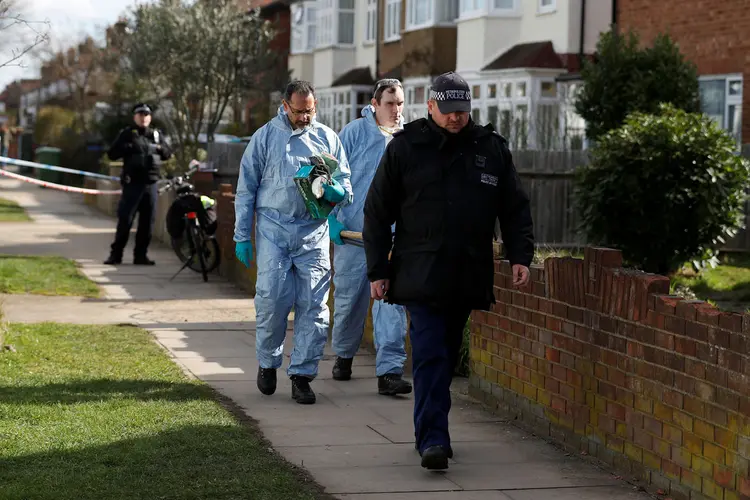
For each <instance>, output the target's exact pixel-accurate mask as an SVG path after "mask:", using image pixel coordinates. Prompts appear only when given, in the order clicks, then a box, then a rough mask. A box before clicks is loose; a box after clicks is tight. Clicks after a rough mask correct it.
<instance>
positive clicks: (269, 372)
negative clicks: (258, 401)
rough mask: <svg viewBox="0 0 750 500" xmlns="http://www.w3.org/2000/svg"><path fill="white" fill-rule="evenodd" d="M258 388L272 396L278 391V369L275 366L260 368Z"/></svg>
mask: <svg viewBox="0 0 750 500" xmlns="http://www.w3.org/2000/svg"><path fill="white" fill-rule="evenodd" d="M258 390H259V391H260V392H262V393H263V394H265V395H266V396H270V395H271V394H273V393H274V392H276V370H275V369H273V368H258Z"/></svg>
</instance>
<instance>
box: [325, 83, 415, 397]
mask: <svg viewBox="0 0 750 500" xmlns="http://www.w3.org/2000/svg"><path fill="white" fill-rule="evenodd" d="M403 109H404V90H403V87H402V86H401V82H399V81H398V80H395V79H385V80H380V81H379V82H377V83H376V84H375V89H374V95H373V98H372V101H371V105H369V106H366V107H365V108H364V109H363V110H362V118H360V119H358V120H355V121H353V122H351V123H349V124H348V125H346V126H345V127H344V129H343V130H342V131H341V132H340V134H339V137H341V142H342V143H343V145H344V150H345V151H346V155H347V159H348V160H349V168H350V169H351V184H352V191H353V193H354V200H353V202H352V204H350V205H348V206H345V207H341V208H340V209H337V210H336V211H335V212H334V213H333V214H331V215H330V216H329V218H328V220H329V226H330V231H331V240H332V241H333V242H334V243H336V244H337V245H342V246H337V247H336V248H335V249H334V252H333V268H334V275H333V288H334V289H333V296H334V311H333V314H334V315H333V339H332V344H333V350H334V352H335V353H336V362H335V364H334V367H333V378H334V379H336V380H349V379H350V378H351V375H352V361H353V358H354V355H355V354H356V352H357V350H358V349H359V345H360V342H361V341H362V335H363V333H364V328H365V320H366V318H367V311H368V309H369V307H370V283H369V281H368V279H367V262H366V260H365V251H364V249H363V248H360V247H357V246H354V245H348V244H347V245H343V241H342V239H341V231H342V230H344V229H346V230H349V231H359V232H361V231H362V227H363V223H364V213H363V207H364V202H365V198H366V197H367V190H368V189H369V188H370V183H371V182H372V179H373V177H374V176H375V171H376V170H377V168H378V164H379V163H380V158H381V157H382V156H383V152H384V151H385V148H386V146H387V145H388V143H389V142H390V140H391V137H392V135H393V134H394V133H396V132H398V131H399V130H401V129H402V128H403V118H402V116H401V113H402V112H403ZM372 320H373V325H374V327H373V330H374V338H375V349H376V351H377V355H376V368H375V373H376V375H377V377H378V392H379V393H380V394H384V395H389V396H395V395H397V394H408V393H410V392H411V391H412V387H411V384H410V383H409V382H407V381H406V380H404V379H403V378H402V376H403V372H404V362H405V361H406V350H405V348H404V342H405V336H406V331H407V318H406V311H405V309H404V308H403V307H402V306H399V305H394V304H387V303H385V302H382V301H377V302H375V303H374V304H373V308H372Z"/></svg>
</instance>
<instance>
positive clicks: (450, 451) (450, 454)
mask: <svg viewBox="0 0 750 500" xmlns="http://www.w3.org/2000/svg"><path fill="white" fill-rule="evenodd" d="M442 448H443V449H444V450H445V454H446V455H447V456H448V458H453V448H452V447H450V446H448V447H447V448H446V447H445V446H443V447H442ZM414 449H415V450H417V453H419V445H418V444H417V443H414ZM419 456H420V457H421V456H422V454H421V453H419Z"/></svg>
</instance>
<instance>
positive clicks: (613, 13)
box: [612, 0, 617, 33]
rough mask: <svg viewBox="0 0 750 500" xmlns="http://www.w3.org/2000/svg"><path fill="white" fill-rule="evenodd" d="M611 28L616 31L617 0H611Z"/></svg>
mask: <svg viewBox="0 0 750 500" xmlns="http://www.w3.org/2000/svg"><path fill="white" fill-rule="evenodd" d="M612 30H613V31H614V32H615V33H617V0H612Z"/></svg>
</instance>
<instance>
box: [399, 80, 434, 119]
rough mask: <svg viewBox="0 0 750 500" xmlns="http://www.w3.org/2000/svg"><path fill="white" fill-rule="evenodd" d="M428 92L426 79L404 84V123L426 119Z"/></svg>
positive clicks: (428, 85) (428, 86) (428, 83)
mask: <svg viewBox="0 0 750 500" xmlns="http://www.w3.org/2000/svg"><path fill="white" fill-rule="evenodd" d="M429 91H430V81H429V78H427V79H419V80H414V81H412V82H404V93H405V94H406V102H405V103H404V123H409V122H411V121H414V120H417V119H419V118H427V96H428V95H429Z"/></svg>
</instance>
